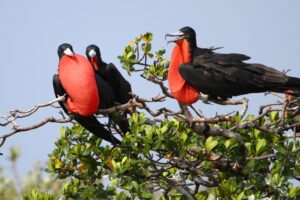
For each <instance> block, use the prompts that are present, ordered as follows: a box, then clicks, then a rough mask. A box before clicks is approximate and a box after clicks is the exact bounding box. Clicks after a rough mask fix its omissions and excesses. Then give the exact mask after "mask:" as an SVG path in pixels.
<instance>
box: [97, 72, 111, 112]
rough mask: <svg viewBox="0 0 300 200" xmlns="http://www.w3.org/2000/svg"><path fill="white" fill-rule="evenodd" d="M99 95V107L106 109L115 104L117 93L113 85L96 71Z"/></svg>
mask: <svg viewBox="0 0 300 200" xmlns="http://www.w3.org/2000/svg"><path fill="white" fill-rule="evenodd" d="M95 78H96V83H97V88H98V95H99V98H100V104H99V109H106V108H110V107H112V106H114V102H115V94H114V92H113V89H112V87H111V86H110V85H109V84H108V82H107V81H106V80H104V79H103V78H102V77H101V76H99V75H98V74H96V73H95Z"/></svg>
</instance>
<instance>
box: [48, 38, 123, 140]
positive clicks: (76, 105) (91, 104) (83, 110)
mask: <svg viewBox="0 0 300 200" xmlns="http://www.w3.org/2000/svg"><path fill="white" fill-rule="evenodd" d="M57 53H58V56H59V66H58V74H55V75H54V76H53V88H54V92H55V96H56V97H58V96H63V95H65V94H66V95H67V96H66V98H67V99H66V101H65V102H59V104H60V106H61V107H62V108H63V110H64V111H65V113H66V114H68V115H70V116H72V117H73V118H74V119H75V120H76V121H77V122H78V123H79V124H81V125H82V126H83V127H84V128H85V129H87V130H88V131H90V132H91V133H93V134H94V135H96V136H98V137H100V138H102V139H104V140H106V141H108V142H111V143H112V144H120V141H119V140H118V139H117V138H115V137H114V136H113V135H112V133H111V132H110V131H108V130H106V129H105V128H104V126H103V124H101V123H100V122H99V121H98V120H97V118H96V117H95V116H94V114H95V113H96V111H97V110H98V109H99V108H108V107H111V106H112V102H113V101H112V99H114V96H113V92H112V89H111V87H110V86H109V85H108V84H107V83H106V82H105V81H104V80H102V79H101V78H100V77H98V76H95V74H94V71H93V68H92V66H91V64H90V63H89V61H88V60H87V59H86V58H85V57H83V56H81V55H79V54H75V53H74V51H73V48H72V46H71V45H70V44H67V43H63V44H61V45H60V46H59V47H58V50H57ZM100 87H101V88H100Z"/></svg>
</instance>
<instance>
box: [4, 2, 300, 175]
mask: <svg viewBox="0 0 300 200" xmlns="http://www.w3.org/2000/svg"><path fill="white" fill-rule="evenodd" d="M299 8H300V1H297V0H289V1H280V0H265V1H261V0H251V1H249V0H248V1H240V0H227V1H221V0H219V1H216V0H211V1H203V0H198V1H196V0H194V1H180V0H173V1H161V0H154V1H138V0H130V1H115V0H112V1H100V0H93V1H92V0H87V1H80V2H79V1H74V0H73V1H70V0H65V1H58V0H52V1H47V2H46V1H38V0H27V1H16V0H10V1H0V24H1V28H0V45H1V46H0V59H1V66H0V67H1V73H0V84H1V98H0V116H3V115H5V114H6V113H7V112H8V111H9V110H12V109H15V108H18V109H23V110H26V109H28V108H31V107H32V106H33V105H35V104H38V103H42V102H47V101H49V100H51V99H53V98H54V93H53V88H52V82H51V81H52V76H53V74H54V73H56V72H57V64H58V57H57V53H56V50H57V46H58V45H59V44H61V43H63V42H68V43H71V44H72V45H73V47H74V50H75V51H76V52H77V53H81V54H84V52H85V48H86V46H87V45H89V44H92V43H94V44H97V45H99V46H100V48H101V52H102V57H103V59H104V60H105V61H106V62H113V63H115V64H116V65H117V66H118V67H119V68H121V66H120V64H119V62H118V59H117V56H118V55H120V54H121V53H122V51H123V47H124V46H125V45H127V44H128V42H129V41H130V40H132V39H133V38H135V37H136V36H137V35H138V34H140V33H144V32H153V34H154V42H153V48H154V49H158V48H162V47H163V48H166V49H167V52H168V55H169V54H170V51H171V48H172V45H168V46H167V43H166V41H165V40H164V35H165V33H167V32H174V31H177V30H178V29H179V28H181V27H183V26H187V25H188V26H191V27H193V28H194V29H195V30H196V32H197V41H198V45H199V46H201V47H210V46H222V47H224V48H223V49H221V50H219V51H220V52H235V53H244V54H246V55H249V56H251V57H252V59H251V60H250V62H253V63H263V64H265V65H268V66H272V67H275V68H277V69H279V70H283V69H291V70H292V71H291V72H289V75H293V76H298V77H300V70H299V68H298V67H299V66H300V60H299V53H300V13H299ZM121 72H122V74H124V75H125V76H126V78H128V80H129V81H130V82H131V84H132V88H133V91H134V92H135V93H137V94H139V95H141V96H143V97H150V96H154V95H157V93H158V92H159V90H158V88H157V87H155V86H154V87H153V86H151V84H148V83H145V81H143V80H142V79H140V78H139V77H138V76H132V77H128V76H127V75H126V73H125V71H124V70H122V69H121ZM247 98H249V99H250V109H249V113H257V108H258V106H259V105H260V104H263V103H266V102H270V101H275V100H276V98H275V97H273V96H270V97H265V96H264V95H263V94H258V95H248V96H247ZM165 104H166V105H167V106H176V103H175V102H174V101H169V102H166V103H165ZM166 105H164V106H166ZM195 106H196V107H197V108H198V109H201V110H202V111H203V112H204V114H205V115H206V116H208V117H209V116H213V115H214V114H215V113H216V112H218V113H220V114H221V113H223V114H224V113H227V112H229V111H233V110H238V109H240V107H238V106H234V107H232V106H227V107H224V106H217V105H205V104H203V103H200V102H198V103H196V104H195ZM52 115H55V116H58V115H57V110H54V109H44V110H43V111H42V112H39V113H37V114H36V115H34V116H33V117H30V119H27V120H24V121H22V122H21V124H22V125H26V124H27V125H29V124H32V123H36V122H38V121H40V120H41V119H44V118H46V117H49V116H52ZM59 127H60V125H59V124H48V125H46V126H44V127H42V128H39V129H36V130H33V131H30V132H25V133H19V134H17V135H15V136H13V137H11V138H9V139H8V141H7V142H6V143H5V145H4V147H2V148H1V149H0V152H2V153H4V154H6V155H7V152H8V149H9V148H10V147H11V146H19V147H20V148H21V150H22V157H21V158H20V160H19V171H20V172H21V174H22V175H24V174H25V172H27V171H28V170H30V169H32V167H33V163H34V162H35V161H37V160H40V161H41V162H42V163H43V162H45V161H47V154H48V153H50V152H51V151H52V150H53V148H54V142H55V140H56V138H57V137H58V136H59ZM0 131H1V132H0V134H3V133H4V132H6V131H8V130H6V129H4V130H3V128H0ZM6 155H5V156H2V157H0V166H4V167H9V166H8V163H7V161H6Z"/></svg>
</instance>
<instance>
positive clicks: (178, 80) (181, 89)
mask: <svg viewBox="0 0 300 200" xmlns="http://www.w3.org/2000/svg"><path fill="white" fill-rule="evenodd" d="M190 62H191V55H190V52H189V46H188V43H187V41H185V40H181V41H178V42H177V43H176V45H175V47H174V49H173V52H172V55H171V60H170V66H169V72H168V82H169V87H170V90H171V94H172V95H173V96H174V98H176V99H177V100H178V101H179V102H181V103H183V104H192V103H195V102H196V101H197V100H198V97H197V95H198V93H199V91H198V90H197V89H195V88H194V87H192V86H190V85H189V84H187V82H186V80H185V79H183V77H182V76H181V75H180V73H179V66H180V65H181V64H183V63H190Z"/></svg>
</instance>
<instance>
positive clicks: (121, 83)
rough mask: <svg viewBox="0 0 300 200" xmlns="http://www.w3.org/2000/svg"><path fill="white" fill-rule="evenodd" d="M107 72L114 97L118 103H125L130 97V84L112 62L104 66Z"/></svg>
mask: <svg viewBox="0 0 300 200" xmlns="http://www.w3.org/2000/svg"><path fill="white" fill-rule="evenodd" d="M106 70H107V74H108V82H109V83H110V85H111V86H112V88H113V91H114V92H115V94H116V99H117V101H118V102H119V103H122V104H124V103H127V102H128V101H129V100H130V99H131V95H130V94H129V93H131V85H130V83H129V82H128V81H127V80H126V79H125V78H124V77H123V76H122V74H121V73H120V72H119V70H118V69H117V67H116V66H115V65H114V64H113V63H109V64H108V65H107V67H106Z"/></svg>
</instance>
